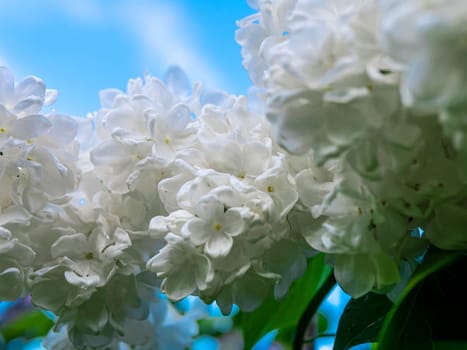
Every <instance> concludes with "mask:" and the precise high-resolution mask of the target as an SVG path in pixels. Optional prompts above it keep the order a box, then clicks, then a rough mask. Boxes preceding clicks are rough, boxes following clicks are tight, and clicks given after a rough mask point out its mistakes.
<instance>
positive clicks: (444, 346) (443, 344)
mask: <svg viewBox="0 0 467 350" xmlns="http://www.w3.org/2000/svg"><path fill="white" fill-rule="evenodd" d="M465 349H467V343H457V342H447V341H440V342H436V343H435V347H434V350H465Z"/></svg>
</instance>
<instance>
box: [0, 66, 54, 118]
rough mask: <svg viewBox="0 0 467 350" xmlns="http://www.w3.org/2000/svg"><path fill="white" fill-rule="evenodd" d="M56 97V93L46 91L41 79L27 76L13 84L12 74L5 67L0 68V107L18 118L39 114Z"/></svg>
mask: <svg viewBox="0 0 467 350" xmlns="http://www.w3.org/2000/svg"><path fill="white" fill-rule="evenodd" d="M56 97H57V91H56V90H48V89H46V87H45V84H44V82H43V81H42V80H41V79H39V78H37V77H34V76H28V77H26V78H24V79H23V80H21V81H19V82H15V79H14V76H13V73H12V72H11V71H10V70H9V69H8V68H6V67H0V105H1V106H2V107H3V108H5V109H6V110H7V111H9V112H11V113H12V114H14V115H17V116H18V117H19V118H22V117H25V116H28V115H34V114H37V113H39V112H40V110H41V109H42V107H43V106H47V105H50V104H52V103H53V102H54V101H55V99H56Z"/></svg>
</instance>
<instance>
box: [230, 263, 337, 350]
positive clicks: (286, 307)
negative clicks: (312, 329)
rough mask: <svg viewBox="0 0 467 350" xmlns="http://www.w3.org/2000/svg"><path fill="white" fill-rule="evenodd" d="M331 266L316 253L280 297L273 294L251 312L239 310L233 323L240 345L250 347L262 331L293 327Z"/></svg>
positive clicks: (329, 271)
mask: <svg viewBox="0 0 467 350" xmlns="http://www.w3.org/2000/svg"><path fill="white" fill-rule="evenodd" d="M331 273H332V269H331V267H329V266H328V265H327V264H326V263H325V262H324V255H323V254H319V255H316V256H315V257H313V258H312V259H310V260H309V261H308V266H307V270H306V271H305V273H304V275H303V276H302V277H301V278H300V279H298V280H297V281H295V282H294V283H293V284H292V286H291V287H290V289H289V291H288V293H287V295H286V296H285V297H284V298H282V299H281V300H275V299H274V298H273V297H271V298H269V299H268V300H266V301H265V302H264V303H263V305H261V306H260V307H259V308H258V309H257V310H255V311H253V312H239V313H238V315H237V316H236V323H237V324H239V325H240V327H241V328H242V330H243V338H244V342H245V343H244V344H245V346H244V348H245V349H251V348H252V347H253V345H254V344H255V343H256V342H257V341H258V340H259V339H261V337H263V336H264V335H265V334H267V333H268V332H270V331H272V330H274V329H279V330H280V329H285V328H290V327H295V326H296V325H297V323H298V321H299V320H300V317H301V315H302V313H303V312H304V310H305V309H306V307H307V305H308V303H309V302H310V300H312V299H313V297H314V296H315V294H316V292H317V291H318V290H319V288H320V287H321V285H322V284H323V283H324V281H325V280H326V278H327V277H328V276H329V274H331Z"/></svg>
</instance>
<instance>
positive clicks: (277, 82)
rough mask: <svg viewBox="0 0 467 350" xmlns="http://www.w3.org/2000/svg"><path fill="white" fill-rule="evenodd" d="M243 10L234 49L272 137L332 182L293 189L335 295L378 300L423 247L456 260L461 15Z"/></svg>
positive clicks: (306, 176)
mask: <svg viewBox="0 0 467 350" xmlns="http://www.w3.org/2000/svg"><path fill="white" fill-rule="evenodd" d="M251 5H252V6H253V7H254V8H256V9H257V10H258V12H257V13H255V14H253V15H251V16H249V17H247V18H245V19H243V20H241V21H239V22H238V24H239V26H240V29H239V30H238V31H237V41H238V42H239V43H240V44H241V45H242V54H243V63H244V66H245V68H246V69H247V70H248V72H249V74H250V77H251V79H252V80H253V81H254V83H255V86H256V93H257V94H259V95H261V96H263V98H264V104H265V106H266V114H267V118H268V120H269V121H270V123H271V127H272V128H273V130H274V131H273V135H274V137H275V139H276V140H277V142H278V143H279V145H280V146H282V147H284V148H285V149H286V150H287V151H289V152H291V153H293V154H305V153H307V152H311V154H312V155H313V160H314V162H315V164H316V165H317V166H319V167H320V168H324V169H332V171H331V172H330V173H329V174H327V176H323V173H322V170H318V171H316V170H315V169H310V170H308V171H304V172H302V173H300V174H299V175H298V176H297V178H296V183H297V188H298V193H299V196H300V201H301V202H302V203H303V204H304V205H305V206H307V207H308V209H309V211H310V212H311V213H312V216H313V219H314V220H315V221H314V222H310V223H309V224H308V225H305V227H304V229H306V230H307V232H306V233H305V239H306V241H307V242H308V243H309V244H310V246H312V247H313V248H315V249H317V250H319V251H321V252H325V253H327V254H328V256H329V261H330V262H331V263H332V264H333V265H334V272H335V276H336V278H337V281H338V282H339V283H340V284H341V285H342V286H343V288H344V290H346V291H347V292H349V293H350V294H351V295H353V296H355V297H358V296H361V295H363V294H365V293H366V292H368V291H370V290H374V289H376V290H388V288H389V287H391V286H393V285H394V284H395V283H397V282H398V281H399V280H400V273H399V268H400V264H403V263H404V262H405V261H411V260H413V259H414V258H416V257H417V256H418V255H419V254H420V253H422V252H423V251H424V249H425V248H426V247H427V245H428V244H433V245H435V246H438V247H440V248H444V249H465V248H466V247H467V235H466V234H465V231H464V230H465V227H466V224H467V221H466V219H465V218H466V217H467V215H466V214H467V197H466V189H467V187H466V186H465V183H466V182H465V180H466V179H467V178H466V172H465V170H466V164H467V163H466V162H465V161H466V159H467V158H466V157H465V155H466V154H467V153H466V150H467V149H466V144H467V143H466V142H465V137H466V135H467V133H466V127H465V125H466V124H465V116H466V115H465V113H466V107H467V93H466V91H467V90H466V87H467V66H466V65H465V60H464V57H465V54H466V53H467V41H466V38H467V26H466V23H467V6H466V2H465V1H463V0H459V1H453V2H450V3H449V5H447V4H446V3H445V2H443V1H437V0H434V1H433V0H413V1H405V0H380V1H377V0H356V1H344V0H317V1H316V0H315V1H312V0H309V1H307V0H257V1H251ZM325 191H327V193H326V194H325V195H324V197H323V193H324V192H325ZM317 195H318V196H319V199H317V198H316V197H317Z"/></svg>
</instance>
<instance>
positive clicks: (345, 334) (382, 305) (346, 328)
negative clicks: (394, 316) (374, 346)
mask: <svg viewBox="0 0 467 350" xmlns="http://www.w3.org/2000/svg"><path fill="white" fill-rule="evenodd" d="M392 305H393V303H392V302H391V301H390V300H389V299H388V298H387V297H386V296H385V295H381V294H376V293H368V294H366V295H364V296H363V297H361V298H358V299H350V301H349V302H348V303H347V305H346V306H345V309H344V312H343V313H342V316H341V318H340V320H339V325H338V326H337V333H336V339H335V342H334V350H347V349H349V348H350V347H352V346H354V345H357V344H363V343H372V342H374V341H376V340H377V339H378V334H379V331H380V329H381V327H382V325H383V321H384V317H385V316H386V314H387V313H388V312H389V310H390V309H391V307H392Z"/></svg>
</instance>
